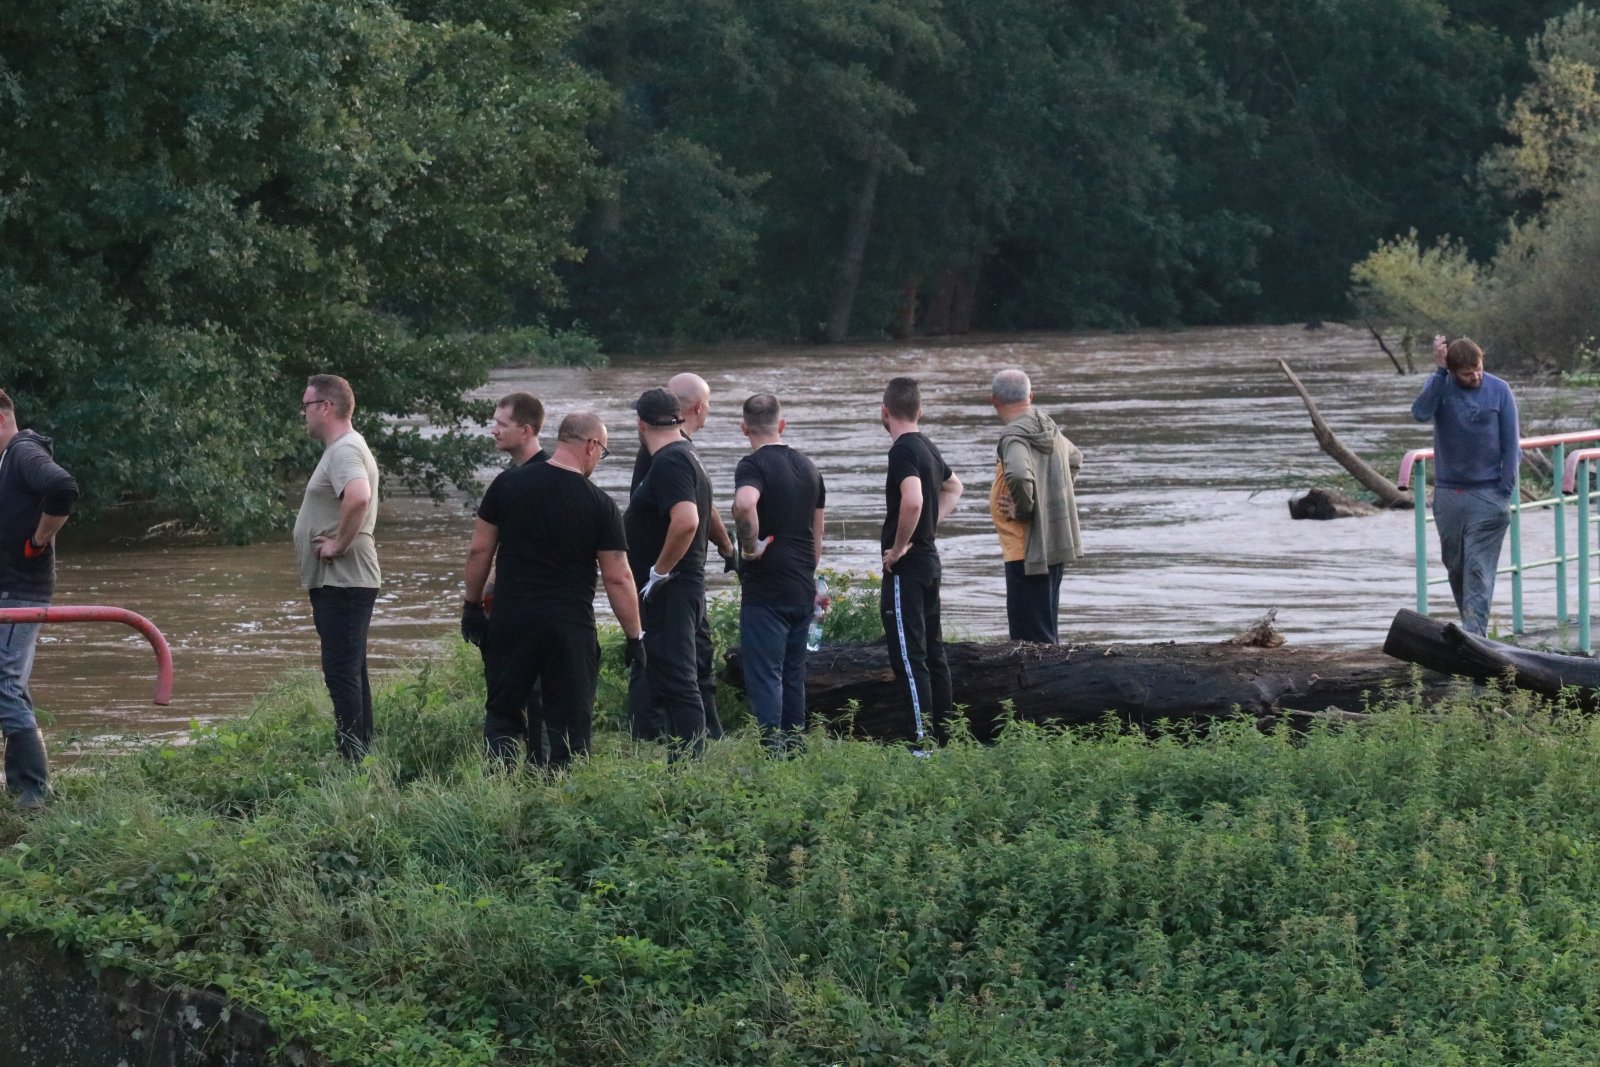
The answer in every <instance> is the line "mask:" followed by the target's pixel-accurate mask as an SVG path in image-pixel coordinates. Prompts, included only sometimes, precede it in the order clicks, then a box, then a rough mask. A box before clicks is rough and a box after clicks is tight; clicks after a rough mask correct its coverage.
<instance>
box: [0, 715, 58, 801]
mask: <svg viewBox="0 0 1600 1067" xmlns="http://www.w3.org/2000/svg"><path fill="white" fill-rule="evenodd" d="M5 766H6V788H7V789H8V790H10V792H11V795H12V796H14V797H16V798H17V806H18V807H19V808H23V809H25V810H28V811H38V810H40V809H41V808H43V807H44V804H45V801H46V800H48V799H49V798H50V761H49V759H48V757H46V755H45V751H44V735H43V734H41V733H40V732H39V731H38V729H37V728H35V729H32V730H18V731H17V732H16V733H14V734H7V735H6V764H5Z"/></svg>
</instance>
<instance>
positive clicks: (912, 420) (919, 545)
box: [879, 378, 962, 743]
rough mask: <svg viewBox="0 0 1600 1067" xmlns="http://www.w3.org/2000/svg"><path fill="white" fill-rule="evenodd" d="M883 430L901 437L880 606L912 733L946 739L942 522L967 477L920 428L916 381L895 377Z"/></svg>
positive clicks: (889, 488)
mask: <svg viewBox="0 0 1600 1067" xmlns="http://www.w3.org/2000/svg"><path fill="white" fill-rule="evenodd" d="M881 418H882V421H883V428H884V429H885V430H887V431H888V432H889V436H890V437H892V438H893V439H894V444H893V445H891V446H890V448H889V473H888V478H887V480H886V482H885V485H884V497H885V500H886V502H887V504H888V514H887V515H886V516H885V517H884V520H883V536H882V540H881V544H882V547H883V591H882V594H881V599H880V603H879V608H880V610H881V612H882V615H883V632H884V634H885V635H886V636H887V637H888V639H889V666H890V667H891V668H892V669H893V671H894V675H895V678H896V679H897V680H898V681H899V682H900V684H901V685H902V686H904V687H905V692H906V700H907V703H908V705H909V708H910V712H911V714H910V717H909V718H910V722H909V726H910V730H909V734H910V736H912V737H914V738H915V739H916V740H917V741H918V742H919V743H920V742H922V741H923V740H924V739H925V738H926V737H927V736H928V734H930V733H932V734H933V736H934V739H935V740H939V741H943V740H944V739H945V737H946V735H947V728H948V724H949V719H950V714H951V710H952V701H951V697H950V667H949V664H948V663H947V662H946V661H945V655H944V635H943V633H942V631H941V629H940V624H939V578H940V564H939V549H938V546H937V545H936V544H935V542H934V535H935V532H936V531H937V530H938V526H939V523H940V522H941V521H943V519H944V518H945V517H946V516H947V515H949V514H950V512H951V511H952V510H954V508H955V506H956V501H958V500H960V499H961V489H962V486H961V479H959V478H957V477H956V476H955V474H954V473H953V472H952V471H951V470H950V467H949V465H948V464H946V463H945V461H944V457H942V456H941V455H939V450H938V449H937V448H935V447H934V445H933V442H932V441H929V440H928V439H927V438H926V437H924V436H923V435H922V432H921V430H919V429H918V428H917V424H918V420H920V419H921V418H922V391H921V389H920V387H919V386H918V385H917V381H916V379H914V378H895V379H893V380H891V381H890V382H889V385H888V387H887V388H885V389H884V391H883V409H882V413H881Z"/></svg>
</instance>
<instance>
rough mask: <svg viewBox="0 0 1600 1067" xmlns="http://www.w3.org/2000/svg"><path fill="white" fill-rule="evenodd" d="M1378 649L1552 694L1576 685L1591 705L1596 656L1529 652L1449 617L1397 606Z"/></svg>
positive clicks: (1599, 676)
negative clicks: (1443, 618) (1470, 629)
mask: <svg viewBox="0 0 1600 1067" xmlns="http://www.w3.org/2000/svg"><path fill="white" fill-rule="evenodd" d="M1383 650H1384V652H1386V653H1388V654H1389V655H1391V656H1393V657H1395V658H1396V659H1401V660H1405V661H1406V662H1407V663H1415V664H1417V665H1418V666H1422V667H1427V668H1428V669H1429V670H1434V671H1440V672H1442V673H1445V674H1453V675H1458V676H1460V677H1462V678H1470V679H1472V680H1473V681H1475V682H1487V681H1490V680H1491V679H1495V678H1499V679H1504V680H1509V681H1510V682H1511V684H1512V685H1514V686H1516V687H1517V688H1518V689H1526V690H1529V691H1531V692H1534V693H1538V694H1540V695H1541V696H1546V697H1554V696H1556V695H1558V694H1559V693H1560V692H1561V691H1562V690H1563V689H1567V688H1576V689H1577V691H1578V700H1579V703H1580V704H1581V705H1582V706H1583V708H1584V710H1585V711H1594V710H1595V709H1596V706H1597V701H1596V693H1595V691H1596V688H1597V687H1600V661H1597V660H1595V659H1593V658H1591V657H1589V656H1584V655H1581V654H1578V653H1573V654H1571V655H1568V654H1567V653H1563V652H1535V651H1532V650H1530V649H1525V648H1517V647H1516V646H1514V645H1507V644H1503V643H1501V642H1499V641H1491V640H1489V639H1488V638H1486V637H1478V636H1477V635H1475V634H1469V633H1467V632H1466V631H1465V630H1463V629H1462V628H1461V627H1460V626H1458V625H1456V624H1455V623H1453V622H1441V621H1439V620H1438V619H1431V618H1429V617H1428V616H1426V615H1421V614H1418V613H1417V612H1415V611H1407V610H1404V609H1402V610H1401V611H1399V612H1397V613H1395V617H1394V621H1393V622H1391V623H1390V624H1389V636H1388V638H1387V639H1386V640H1385V641H1384V643H1383Z"/></svg>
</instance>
